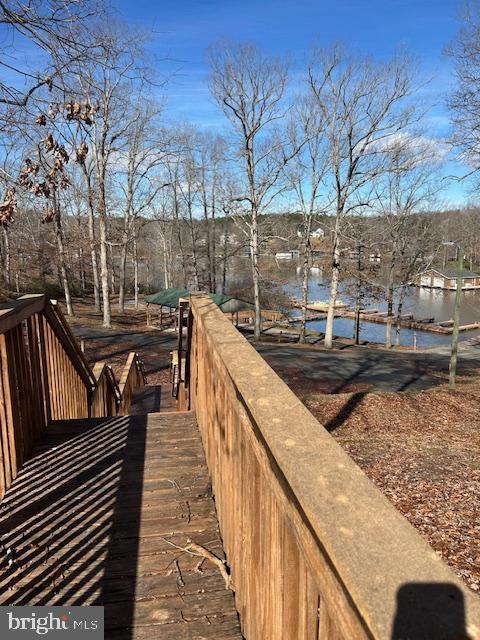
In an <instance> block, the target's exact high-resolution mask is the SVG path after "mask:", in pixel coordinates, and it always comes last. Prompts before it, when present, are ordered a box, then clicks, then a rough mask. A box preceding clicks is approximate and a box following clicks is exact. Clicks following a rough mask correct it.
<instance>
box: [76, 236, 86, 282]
mask: <svg viewBox="0 0 480 640" xmlns="http://www.w3.org/2000/svg"><path fill="white" fill-rule="evenodd" d="M78 267H79V271H80V286H81V287H82V293H85V289H86V281H85V262H84V260H83V249H82V247H80V249H79V250H78Z"/></svg>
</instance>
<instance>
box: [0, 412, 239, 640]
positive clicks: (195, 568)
mask: <svg viewBox="0 0 480 640" xmlns="http://www.w3.org/2000/svg"><path fill="white" fill-rule="evenodd" d="M82 424H83V429H82ZM175 433H176V438H175ZM164 438H165V442H163V439H164ZM0 535H1V536H2V542H3V544H4V545H5V546H6V548H7V549H9V550H10V551H11V557H12V558H13V562H12V563H11V566H10V567H5V566H4V567H3V569H2V571H0V603H2V604H70V605H74V604H102V605H104V606H105V608H106V609H105V614H106V624H107V629H108V637H112V638H122V637H125V638H127V637H128V638H135V637H137V638H139V639H140V638H147V637H148V638H152V637H159V638H162V640H163V639H164V638H166V639H167V640H168V638H180V639H181V638H189V639H193V638H197V639H201V638H209V639H211V640H213V639H215V640H221V638H225V640H227V639H232V640H233V639H238V640H240V638H241V634H240V631H239V623H238V619H237V612H236V610H235V606H234V599H233V593H232V592H231V591H230V590H227V589H226V588H225V583H224V581H223V578H222V577H221V574H220V572H219V571H218V568H217V567H216V566H215V565H214V564H213V563H211V562H210V561H209V560H207V559H205V558H203V557H201V556H197V555H192V554H191V553H188V552H187V551H185V550H184V549H185V548H186V547H187V546H188V544H189V541H190V540H191V541H194V542H195V543H196V544H198V545H200V546H201V547H204V548H206V549H208V550H209V551H211V552H212V553H213V554H215V555H216V556H217V557H219V558H224V553H223V548H222V543H221V540H220V537H219V533H218V521H217V518H216V513H215V507H214V503H213V500H212V498H211V495H210V490H209V476H208V471H207V468H206V464H205V458H204V453H203V449H202V445H201V440H200V434H199V432H198V430H197V428H196V423H195V418H194V415H193V414H192V413H188V414H179V415H178V416H177V415H175V414H151V415H149V416H131V417H121V418H110V419H103V420H99V419H97V420H87V421H81V420H74V421H63V422H57V423H55V424H54V425H53V426H52V429H50V428H47V430H46V433H45V436H44V438H43V441H42V444H41V446H40V447H37V448H36V450H35V451H34V453H33V456H32V457H31V459H30V460H29V461H28V462H27V463H26V464H25V466H24V468H23V469H22V470H21V471H20V473H19V475H18V477H17V480H16V481H15V482H14V483H13V485H12V486H11V487H10V489H9V490H8V491H7V494H6V496H5V499H4V500H3V501H2V503H1V504H0Z"/></svg>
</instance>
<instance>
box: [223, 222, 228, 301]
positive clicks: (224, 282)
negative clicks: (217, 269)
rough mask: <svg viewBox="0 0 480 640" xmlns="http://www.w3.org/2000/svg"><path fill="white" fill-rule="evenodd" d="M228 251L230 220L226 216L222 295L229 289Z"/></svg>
mask: <svg viewBox="0 0 480 640" xmlns="http://www.w3.org/2000/svg"><path fill="white" fill-rule="evenodd" d="M227 250H228V218H227V216H226V215H225V226H224V230H223V250H222V260H223V262H222V293H225V291H226V289H227V264H228V263H227Z"/></svg>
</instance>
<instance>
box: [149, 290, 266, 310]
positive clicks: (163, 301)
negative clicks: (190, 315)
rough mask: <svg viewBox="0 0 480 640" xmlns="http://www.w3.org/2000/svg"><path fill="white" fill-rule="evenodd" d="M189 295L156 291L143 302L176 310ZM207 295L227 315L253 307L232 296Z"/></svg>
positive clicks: (171, 291)
mask: <svg viewBox="0 0 480 640" xmlns="http://www.w3.org/2000/svg"><path fill="white" fill-rule="evenodd" d="M189 295H190V291H188V289H176V288H172V289H165V290H164V291H158V293H152V295H150V296H147V297H146V298H145V301H146V302H148V303H149V304H157V305H161V306H162V307H169V308H170V309H178V306H179V302H178V301H179V299H180V298H188V296H189ZM208 295H209V296H210V298H211V299H212V300H213V302H215V304H216V305H218V306H219V307H220V308H221V309H222V310H223V311H226V312H228V313H234V312H235V311H242V310H244V309H251V308H252V307H253V305H252V304H251V303H250V302H246V301H245V300H240V299H239V298H232V296H227V295H224V294H223V293H209V294H208Z"/></svg>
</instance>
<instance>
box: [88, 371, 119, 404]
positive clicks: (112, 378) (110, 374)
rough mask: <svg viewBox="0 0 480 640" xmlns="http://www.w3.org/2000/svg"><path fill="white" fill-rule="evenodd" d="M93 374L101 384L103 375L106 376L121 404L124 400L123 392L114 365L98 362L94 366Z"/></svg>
mask: <svg viewBox="0 0 480 640" xmlns="http://www.w3.org/2000/svg"><path fill="white" fill-rule="evenodd" d="M93 375H94V377H95V380H96V382H97V385H98V384H100V380H101V378H102V376H104V377H105V378H106V380H107V381H108V383H109V384H110V386H111V388H112V389H113V392H114V394H115V397H116V400H117V404H119V403H120V402H121V401H122V394H121V391H120V387H119V386H118V382H117V379H116V377H115V374H114V372H113V369H112V367H111V366H110V365H109V364H107V363H106V362H96V363H95V365H94V367H93Z"/></svg>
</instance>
